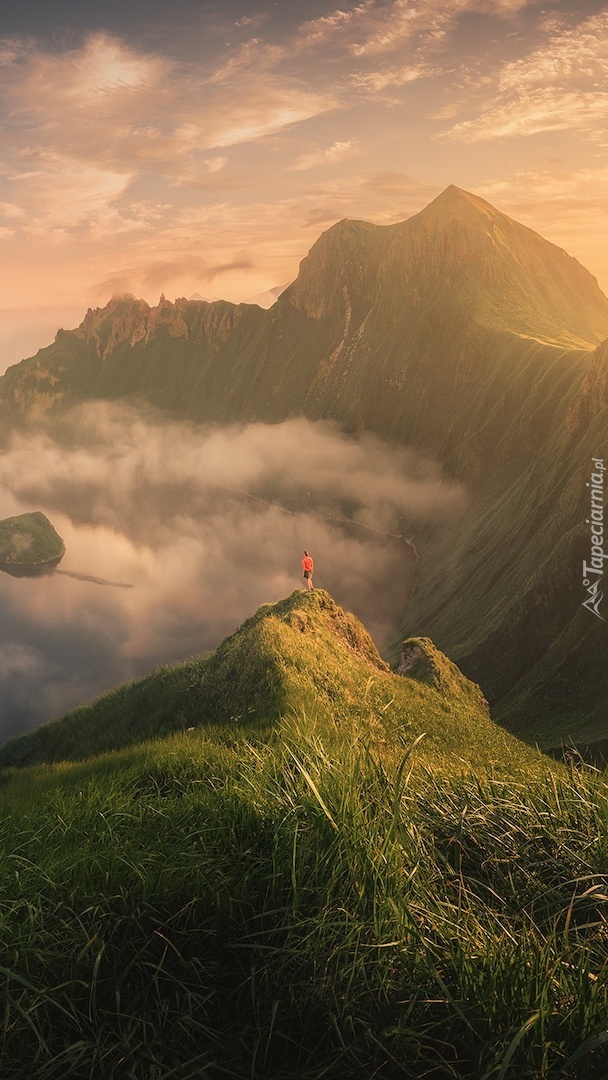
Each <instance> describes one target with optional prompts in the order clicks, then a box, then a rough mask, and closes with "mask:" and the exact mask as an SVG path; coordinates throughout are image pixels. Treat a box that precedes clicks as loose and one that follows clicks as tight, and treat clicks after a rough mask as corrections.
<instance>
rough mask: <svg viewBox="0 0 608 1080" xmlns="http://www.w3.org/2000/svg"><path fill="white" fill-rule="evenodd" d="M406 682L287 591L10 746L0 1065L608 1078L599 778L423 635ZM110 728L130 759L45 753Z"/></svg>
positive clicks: (309, 1075)
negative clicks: (539, 736) (174, 663)
mask: <svg viewBox="0 0 608 1080" xmlns="http://www.w3.org/2000/svg"><path fill="white" fill-rule="evenodd" d="M402 668H403V674H402V675H396V674H393V673H392V672H391V671H390V670H389V669H387V667H386V665H385V664H384V663H383V662H382V661H381V660H380V658H379V657H378V655H377V653H376V652H375V649H374V647H373V645H372V644H371V642H370V640H369V637H368V636H367V634H366V632H365V631H364V629H363V628H362V627H361V626H360V624H358V623H357V622H356V620H355V619H354V618H353V617H352V616H349V615H347V614H345V613H344V612H343V611H341V610H340V609H339V608H337V607H336V605H335V604H333V602H332V601H331V600H330V598H329V597H328V596H327V594H325V593H323V592H321V591H319V592H317V591H315V592H314V593H304V592H303V591H301V592H299V593H296V594H294V595H293V596H291V597H289V598H287V599H286V600H284V601H282V602H281V603H279V604H276V605H273V606H270V605H269V606H267V607H266V608H263V609H262V610H261V611H259V612H258V613H257V614H256V615H255V616H254V617H253V619H251V620H249V621H248V622H247V623H245V624H244V626H243V627H241V629H240V630H239V631H238V632H237V633H236V634H235V635H233V637H232V638H229V639H228V640H227V641H226V642H225V643H224V645H223V646H222V647H221V648H220V649H219V650H218V651H217V653H216V654H214V656H213V657H210V658H209V659H208V660H207V661H202V662H195V661H193V662H191V663H190V664H186V665H182V666H181V668H175V669H171V670H170V671H165V672H157V673H154V674H153V675H152V676H150V678H149V679H148V680H145V681H144V682H142V683H139V684H134V685H133V686H131V687H125V688H124V689H123V690H122V691H120V692H119V693H117V694H116V695H109V696H107V697H106V698H104V699H102V701H101V702H99V703H98V705H97V706H92V707H91V709H89V710H83V711H82V712H81V713H80V714H72V716H71V717H70V718H67V719H66V720H65V721H61V722H58V723H57V724H53V725H49V727H48V728H46V729H42V730H43V731H45V732H46V739H47V741H46V744H45V745H43V744H42V743H40V742H39V741H37V737H36V735H33V736H30V737H29V739H30V742H29V745H30V747H32V748H33V753H32V754H31V755H30V760H34V759H35V758H37V759H38V761H39V762H40V763H39V764H36V765H29V766H26V767H23V768H15V767H13V768H5V769H4V771H3V772H2V773H1V774H0V780H1V784H0V896H1V898H2V904H1V909H0V935H1V938H2V945H3V955H2V961H1V963H0V974H1V981H0V987H1V989H0V993H1V995H2V1024H3V1038H2V1040H1V1042H0V1073H1V1075H2V1076H3V1078H4V1077H6V1078H7V1080H66V1078H73V1080H84V1078H85V1077H95V1078H96V1077H100V1078H101V1077H103V1078H104V1080H105V1078H108V1080H114V1078H116V1080H118V1078H120V1080H152V1078H153V1080H194V1078H198V1077H209V1078H210V1080H226V1078H229V1080H321V1078H325V1080H343V1078H345V1077H347V1078H349V1080H369V1078H370V1077H372V1076H374V1077H377V1078H378V1080H414V1078H419V1077H421V1076H427V1077H432V1078H433V1080H448V1078H450V1080H472V1078H476V1080H478V1078H482V1077H484V1078H487V1080H490V1078H496V1080H514V1078H515V1077H517V1078H518V1080H558V1078H560V1077H561V1078H564V1077H571V1078H572V1080H574V1078H576V1077H578V1078H582V1077H583V1076H584V1077H586V1078H587V1080H601V1078H602V1077H604V1076H605V1075H606V1067H607V1064H608V1062H607V1060H606V1056H605V1048H604V1044H605V1017H606V1008H607V1006H608V999H607V985H608V984H607V981H606V978H605V971H606V965H607V964H608V952H607V948H606V934H605V927H606V921H605V908H606V902H607V898H606V895H605V866H606V858H607V857H608V846H607V845H608V841H607V831H606V821H607V820H608V802H607V799H606V786H605V784H604V783H603V782H602V781H601V779H600V778H596V777H595V776H594V774H591V773H589V774H585V773H584V772H581V771H577V770H576V769H574V768H570V769H568V768H566V767H565V766H563V765H559V764H557V763H551V762H549V761H546V760H543V759H542V757H541V755H540V754H538V753H535V752H533V751H531V750H530V749H529V748H527V747H525V746H523V745H521V744H518V743H517V741H516V740H515V739H514V738H513V737H511V736H509V735H507V734H506V733H505V732H503V731H501V730H500V729H498V728H496V727H495V726H494V725H493V724H492V723H491V721H490V720H489V718H488V715H487V712H486V710H485V707H484V703H483V699H482V698H481V695H480V693H479V690H478V689H477V688H476V687H475V686H474V685H473V684H471V683H469V682H468V681H467V680H466V679H464V677H463V676H462V675H461V673H460V672H459V671H458V669H457V668H456V667H455V666H454V665H453V664H452V663H451V662H450V661H449V660H447V658H446V657H444V656H443V655H442V654H441V653H439V652H438V651H437V650H436V649H435V648H434V646H433V645H432V643H431V642H429V641H428V640H427V639H420V638H418V639H413V640H411V641H409V642H407V643H406V647H405V649H404V655H403V661H402ZM212 684H214V686H212ZM246 691H248V693H246ZM155 699H156V703H157V705H158V711H157V714H156V716H155V717H154V716H153V708H154V702H155ZM172 702H173V704H172ZM243 710H245V712H243ZM172 712H173V715H172ZM121 716H122V718H123V722H124V730H123V733H122V739H121V737H120V731H119V728H120V717H121ZM189 720H191V721H193V722H194V723H193V724H188V727H190V728H191V730H183V728H184V725H186V724H187V721H189ZM106 723H108V724H113V730H112V731H111V734H110V740H109V741H113V742H114V745H118V744H119V743H121V742H122V744H123V748H122V749H117V750H114V751H113V752H109V753H105V754H101V755H99V756H97V757H89V759H88V760H86V761H63V762H57V763H56V764H49V763H48V759H49V758H50V757H52V756H54V755H56V756H61V753H62V747H66V748H67V749H68V753H69V745H70V742H72V750H73V752H72V753H71V754H70V755H69V756H71V757H74V758H77V757H82V756H84V755H85V753H86V752H87V751H86V747H87V744H89V753H92V752H93V751H94V747H95V744H97V746H98V745H99V744H100V742H101V741H102V738H103V728H104V725H105V724H106ZM171 725H173V727H174V728H176V729H178V730H177V731H175V733H173V734H165V735H164V737H162V738H156V739H154V740H153V741H145V742H143V741H137V740H138V739H139V740H141V739H142V738H143V737H144V736H145V735H146V733H147V734H148V735H149V734H151V733H152V732H160V731H162V730H165V731H167V730H168V729H169V728H170V727H171ZM136 727H137V728H138V730H137V731H136V730H135V728H136ZM53 740H55V747H54V748H53ZM19 745H21V747H23V746H24V745H25V743H24V742H21V744H19V743H13V744H12V746H13V748H15V747H17V746H19ZM25 757H26V755H22V758H23V759H25ZM9 758H10V755H9ZM45 759H46V763H45ZM6 761H7V758H6V757H5V758H4V762H5V764H6Z"/></svg>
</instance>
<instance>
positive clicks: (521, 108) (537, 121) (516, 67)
mask: <svg viewBox="0 0 608 1080" xmlns="http://www.w3.org/2000/svg"><path fill="white" fill-rule="evenodd" d="M549 29H550V31H551V33H550V36H549V39H548V41H547V42H546V43H545V44H544V45H543V46H542V47H539V48H537V49H535V50H534V51H532V52H531V53H529V54H528V55H527V56H525V57H522V58H520V59H518V60H515V61H511V62H509V63H507V64H504V65H503V67H502V68H501V70H500V72H499V73H498V80H497V92H496V94H495V96H494V98H493V100H491V101H490V104H489V105H488V106H487V107H486V108H484V109H483V110H482V111H481V112H480V113H479V115H478V116H476V117H475V118H474V119H471V120H465V121H462V122H460V123H458V124H454V125H453V126H452V127H451V128H450V129H449V130H448V131H446V132H444V133H443V136H444V137H448V138H451V139H458V140H461V141H464V142H481V141H483V140H486V139H500V138H508V137H512V136H518V135H519V136H521V135H534V134H538V133H539V132H542V131H569V130H570V131H577V132H579V133H580V132H584V133H585V134H586V136H587V138H591V139H592V140H594V141H602V140H605V138H606V133H607V130H608V89H607V88H606V55H607V52H608V14H606V13H603V14H600V15H594V16H592V17H591V18H589V19H586V20H585V21H584V22H582V23H580V24H579V25H578V26H576V27H575V28H573V29H563V28H558V29H557V30H556V28H555V25H554V24H553V23H550V24H549Z"/></svg>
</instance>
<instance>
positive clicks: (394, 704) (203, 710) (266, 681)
mask: <svg viewBox="0 0 608 1080" xmlns="http://www.w3.org/2000/svg"><path fill="white" fill-rule="evenodd" d="M414 646H415V647H416V649H417V651H418V653H419V654H420V656H421V657H423V658H424V663H423V662H422V660H419V661H418V662H417V663H416V664H414V666H413V667H412V668H411V669H408V670H407V671H406V672H405V675H404V676H400V675H397V674H395V673H394V672H393V671H391V670H390V668H389V667H388V665H387V664H386V663H385V662H384V661H383V660H382V659H381V658H380V656H379V655H378V652H377V650H376V648H375V646H374V644H373V642H372V640H371V638H370V637H369V635H368V633H367V631H366V630H365V629H364V627H363V626H362V625H361V623H360V622H359V621H358V620H357V619H356V618H355V617H354V616H353V615H350V614H348V613H346V612H344V611H343V610H342V609H341V608H339V607H338V606H337V605H336V604H335V602H334V601H333V600H332V599H331V597H330V596H329V595H328V593H326V592H325V591H324V590H322V589H314V590H312V591H311V592H305V591H304V590H301V589H299V590H297V591H296V592H294V593H293V594H292V595H291V596H289V597H288V598H287V599H285V600H282V601H280V602H279V603H277V604H268V605H266V606H265V607H262V608H260V610H259V611H258V612H257V613H256V614H255V615H254V616H253V618H251V619H248V620H247V622H245V623H244V624H243V626H241V627H240V629H239V630H237V631H236V633H235V634H233V635H232V636H231V637H229V638H227V639H226V641H224V642H223V643H222V645H220V647H219V648H218V649H217V650H216V651H215V652H214V653H212V654H211V655H210V656H208V657H204V658H194V659H192V660H190V661H188V662H186V663H182V664H177V665H175V666H173V667H167V668H161V669H160V670H158V671H154V672H152V673H151V674H150V675H149V676H148V677H147V678H145V679H143V680H141V681H138V682H135V683H132V684H129V685H125V686H122V687H119V688H118V689H117V690H114V691H112V692H110V693H108V694H106V695H104V696H103V697H102V698H100V699H99V701H97V702H95V703H94V704H92V705H87V706H84V707H82V708H80V709H77V710H76V711H75V712H72V713H70V714H68V715H67V716H65V717H64V718H63V719H61V720H57V721H54V722H53V723H50V724H46V725H44V726H43V727H40V728H38V729H37V730H36V731H33V732H31V733H29V734H27V735H23V736H20V737H18V738H16V739H13V740H12V741H11V742H9V743H7V744H6V745H5V746H3V747H1V748H0V768H6V767H10V766H22V765H31V764H35V763H40V762H57V761H63V760H71V761H74V760H81V759H84V758H89V757H92V756H95V755H97V754H100V753H105V752H107V751H110V750H118V749H121V748H124V747H126V746H129V745H133V744H137V743H139V742H142V741H143V740H145V739H150V738H155V737H162V736H165V735H167V734H169V733H171V732H175V731H184V730H185V729H187V728H194V729H198V728H199V727H205V726H207V725H210V724H211V725H215V726H217V725H221V726H222V727H223V728H224V729H225V730H226V731H227V732H232V733H235V732H240V731H244V732H246V733H248V734H249V735H250V736H253V735H254V734H255V733H256V732H258V733H260V734H262V735H263V736H264V737H265V738H266V737H269V736H270V734H271V732H272V730H273V729H274V728H275V727H276V725H277V724H278V723H279V721H280V720H281V719H282V718H284V717H286V716H299V715H302V714H306V715H307V716H308V717H309V718H310V720H311V722H312V721H314V722H317V721H318V722H319V723H322V724H325V725H327V724H328V723H330V724H331V726H332V727H333V726H336V725H340V724H346V725H350V724H352V723H353V720H354V718H357V720H358V721H359V722H361V723H362V724H363V725H364V726H365V729H366V731H368V733H369V734H370V736H372V735H373V736H374V737H375V736H378V737H381V736H382V732H383V730H384V727H385V725H387V724H388V725H389V726H390V725H396V726H397V727H398V729H399V731H400V733H401V736H402V737H403V738H404V739H407V740H415V739H416V738H418V736H423V737H424V752H423V756H424V758H425V759H426V760H428V761H429V763H430V762H431V761H436V762H437V763H442V764H444V763H445V762H448V763H449V764H450V767H451V768H452V769H453V770H454V771H458V770H459V768H460V767H461V766H462V767H470V766H475V767H483V768H485V767H486V766H489V765H491V764H492V763H500V761H501V760H504V762H505V763H508V766H509V768H519V767H525V765H526V762H527V761H528V757H527V754H528V751H525V750H524V748H523V747H522V744H520V743H518V742H517V740H515V739H514V738H513V737H512V736H510V735H509V734H508V733H506V732H505V731H503V730H502V729H501V728H497V727H496V726H495V725H494V724H493V723H492V722H491V720H490V719H489V715H488V712H487V706H486V704H485V701H484V698H483V696H482V694H481V692H480V690H479V688H478V687H477V686H476V685H475V684H474V683H471V682H469V681H468V680H467V679H465V678H464V677H463V676H462V675H461V673H460V672H459V671H458V669H457V668H456V667H455V666H454V665H453V664H452V663H451V662H450V661H449V660H448V659H447V657H445V656H443V655H442V654H441V653H439V652H438V651H437V650H436V649H435V648H434V646H433V644H432V642H430V641H428V640H427V639H411V641H410V643H409V646H408V647H409V648H410V649H411V648H413V647H414Z"/></svg>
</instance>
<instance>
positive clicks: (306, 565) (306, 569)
mask: <svg viewBox="0 0 608 1080" xmlns="http://www.w3.org/2000/svg"><path fill="white" fill-rule="evenodd" d="M314 568H315V564H314V562H313V561H312V557H311V556H310V555H309V554H308V552H307V551H305V552H304V558H303V559H302V572H303V574H304V580H305V582H306V588H307V589H314V585H313V583H312V575H313V571H314Z"/></svg>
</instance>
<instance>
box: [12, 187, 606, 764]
mask: <svg viewBox="0 0 608 1080" xmlns="http://www.w3.org/2000/svg"><path fill="white" fill-rule="evenodd" d="M607 338H608V300H607V299H606V297H605V296H604V295H603V293H602V292H601V290H600V289H599V287H598V284H597V282H596V280H595V278H593V277H592V276H591V274H589V273H588V271H587V270H585V269H584V268H583V267H582V266H581V265H580V264H579V263H578V262H577V261H576V260H575V259H573V258H571V257H570V256H568V255H567V254H566V253H565V252H564V251H563V250H561V249H560V248H558V247H556V246H555V245H553V244H550V243H549V242H548V241H546V240H544V239H543V238H542V237H541V236H539V235H538V234H537V233H535V232H533V231H532V230H530V229H528V228H526V227H525V226H523V225H520V224H518V223H517V222H515V221H513V220H511V219H510V218H508V217H506V216H505V215H504V214H501V213H500V212H498V211H497V210H495V209H494V208H493V207H492V206H490V205H489V204H488V203H487V202H485V201H484V200H483V199H480V198H478V197H476V196H473V195H471V194H468V193H467V192H464V191H461V190H460V189H458V188H456V187H449V188H448V189H447V190H446V191H445V192H443V194H442V195H440V196H439V197H438V198H437V199H435V200H434V202H432V203H431V204H430V205H429V206H428V207H426V209H424V210H423V211H422V212H421V213H419V214H417V215H415V216H414V217H412V218H410V219H409V220H408V221H405V222H403V223H400V224H398V225H392V226H376V225H371V224H369V223H366V222H361V221H350V220H345V221H341V222H339V223H338V224H337V225H335V226H334V227H333V228H331V229H329V230H328V231H327V232H326V233H324V234H323V235H322V236H321V237H320V239H319V240H318V241H317V243H316V244H315V245H314V247H313V248H312V250H311V251H310V253H309V255H308V256H307V258H305V259H304V260H303V262H302V264H301V267H300V272H299V275H298V277H297V279H296V281H294V282H293V284H291V285H290V286H288V287H287V288H286V289H285V291H284V292H283V293H282V294H281V295H280V296H279V298H278V300H277V301H276V303H274V304H273V306H272V307H271V308H269V309H268V310H262V309H261V308H260V307H259V306H256V305H247V304H237V305H234V304H230V303H227V302H225V301H215V302H212V303H206V302H203V301H198V300H195V301H188V300H177V301H176V302H175V303H169V302H168V301H166V300H164V299H162V300H161V302H160V303H159V305H158V306H157V307H153V308H152V307H150V306H149V305H148V304H147V303H145V302H144V301H143V300H137V299H134V298H133V297H114V298H113V299H112V300H111V301H110V303H109V304H108V305H106V307H104V308H102V309H95V310H90V311H89V312H88V313H87V315H86V317H85V319H84V321H83V322H82V324H81V325H80V327H78V329H76V330H72V331H64V330H61V331H59V332H58V334H57V337H56V339H55V342H54V343H53V344H52V345H50V346H48V348H46V349H42V350H40V352H39V353H37V355H36V356H35V357H33V358H32V359H30V360H25V361H23V362H22V363H21V364H18V365H16V366H15V367H13V368H10V369H9V370H8V371H7V373H6V374H5V376H4V377H3V378H2V379H0V419H1V420H2V423H3V427H4V431H5V432H8V431H9V430H10V429H11V428H12V427H14V426H15V425H19V426H23V425H25V426H26V427H27V426H28V425H35V424H36V422H37V419H38V418H39V417H40V415H41V414H46V415H47V416H49V417H53V416H55V417H57V419H58V420H60V417H61V414H62V412H63V411H64V410H65V409H66V408H68V407H69V406H71V405H73V404H75V403H77V402H81V401H86V400H92V399H99V398H101V399H107V400H117V399H125V398H126V399H129V400H131V401H135V402H138V401H139V402H147V403H151V404H153V405H154V406H156V407H157V408H159V409H161V410H164V411H166V412H167V413H170V414H171V415H173V416H179V417H183V418H189V419H194V420H201V421H203V420H210V421H214V422H217V423H226V422H231V421H241V422H243V421H260V420H261V421H268V422H276V421H279V420H283V419H285V418H287V417H290V416H294V415H299V414H304V415H306V416H308V417H310V418H311V419H318V418H319V419H320V418H331V419H333V420H335V421H337V422H338V423H339V424H340V425H341V427H342V428H343V429H344V430H345V431H348V432H352V433H356V432H362V431H370V432H373V433H375V434H377V435H378V436H380V437H381V438H383V439H385V440H387V441H390V442H397V443H399V444H405V445H408V446H412V447H415V448H418V449H420V450H422V451H425V452H428V453H430V454H432V456H433V457H434V458H435V459H437V460H439V461H440V462H441V464H442V466H443V469H444V473H445V475H446V477H449V478H450V479H453V478H457V479H459V480H462V481H463V482H464V483H466V485H467V487H468V489H469V491H470V492H471V497H472V503H471V507H470V512H469V515H468V517H467V518H466V520H464V521H461V522H459V523H458V524H454V525H451V526H450V527H449V528H447V529H443V531H439V530H437V529H435V530H431V529H430V526H426V525H425V524H424V523H423V524H422V525H421V526H420V528H419V536H417V537H416V540H417V547H418V549H419V551H420V552H421V561H420V575H419V586H418V589H417V592H416V595H415V597H414V599H413V601H412V603H411V604H410V606H409V607H408V610H407V612H406V613H405V614H404V619H403V623H402V626H401V627H400V628H399V634H400V635H403V634H405V633H407V634H424V635H429V636H430V637H431V638H432V639H433V640H434V641H435V642H436V644H437V645H438V646H439V647H440V648H441V649H442V650H443V651H444V652H446V653H447V654H448V655H449V656H450V657H451V658H452V659H453V660H455V661H457V662H458V664H459V666H460V667H461V668H462V670H463V671H464V672H465V674H466V675H467V676H469V677H470V678H473V679H474V680H475V681H477V682H479V683H480V685H481V686H482V688H483V690H484V693H485V694H486V696H487V697H488V699H489V700H490V702H491V703H492V705H493V706H494V714H495V715H496V716H498V717H500V718H501V719H502V720H503V721H504V722H505V723H507V724H508V725H509V726H512V727H514V728H515V729H516V730H517V731H518V733H520V734H522V735H524V736H526V737H528V738H530V739H539V740H540V741H541V742H542V743H543V744H544V745H547V746H549V745H556V744H559V743H560V741H561V740H562V739H567V738H572V739H575V740H577V741H578V742H579V743H593V742H596V741H597V740H600V739H602V738H603V737H608V723H607V722H606V718H605V715H604V706H603V704H602V700H605V699H606V693H607V691H608V665H606V663H605V656H606V643H607V638H606V633H607V627H606V625H605V623H604V622H603V620H602V617H600V616H603V617H605V618H606V619H608V599H607V600H606V604H605V610H602V608H601V605H600V603H599V601H598V606H597V610H596V611H595V612H594V611H591V610H590V609H589V608H583V600H584V599H585V595H586V594H585V590H584V587H583V583H582V567H583V561H584V559H585V558H586V557H588V556H589V552H590V525H589V524H588V523H587V519H588V518H589V516H590V512H589V490H590V489H589V488H588V487H587V486H586V484H587V483H589V479H590V475H591V471H592V459H593V458H597V459H602V458H603V454H604V451H605V449H606V447H605V444H606V437H607V435H608V423H607V405H608V343H606V339H607Z"/></svg>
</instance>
